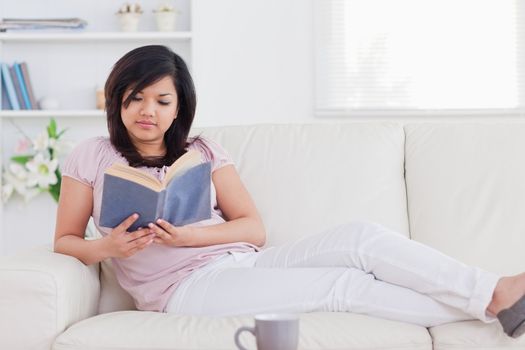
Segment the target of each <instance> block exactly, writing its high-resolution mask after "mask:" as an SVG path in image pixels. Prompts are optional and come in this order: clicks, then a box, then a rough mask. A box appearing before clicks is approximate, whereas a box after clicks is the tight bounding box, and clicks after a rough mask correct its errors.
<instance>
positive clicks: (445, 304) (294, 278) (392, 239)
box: [55, 45, 525, 337]
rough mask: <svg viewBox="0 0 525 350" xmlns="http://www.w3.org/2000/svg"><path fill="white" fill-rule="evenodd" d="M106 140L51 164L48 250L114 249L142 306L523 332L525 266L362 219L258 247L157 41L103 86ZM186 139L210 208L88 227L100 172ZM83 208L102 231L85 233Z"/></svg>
mask: <svg viewBox="0 0 525 350" xmlns="http://www.w3.org/2000/svg"><path fill="white" fill-rule="evenodd" d="M105 94H106V111H107V118H108V119H107V120H108V129H109V134H110V137H109V139H107V138H102V137H99V138H93V139H90V140H87V141H85V142H84V143H82V144H81V145H79V146H78V147H77V148H76V149H75V150H74V151H73V153H72V154H71V155H70V156H69V157H68V159H67V161H66V162H65V164H64V167H63V181H62V189H61V196H60V203H59V207H58V215H57V225H56V234H55V251H56V252H59V253H63V254H68V255H72V256H74V257H77V258H78V259H80V260H81V261H82V262H84V263H85V264H93V263H97V262H99V261H102V260H104V259H107V258H112V259H113V263H114V267H115V272H116V275H117V278H118V281H119V283H120V284H121V286H122V287H123V288H124V289H126V290H127V291H128V292H129V293H130V294H131V295H132V296H133V298H134V300H135V303H136V305H137V308H138V309H140V310H156V311H164V312H176V313H181V314H192V315H198V314H207V315H223V316H224V315H239V314H253V313H261V312H309V311H321V310H322V311H347V312H356V313H363V314H368V315H372V316H377V317H384V318H388V319H393V320H399V321H405V322H410V323H414V324H419V325H423V326H426V327H429V326H435V325H438V324H442V323H447V322H453V321H459V320H467V319H473V318H477V319H480V320H482V321H484V322H490V321H492V320H494V319H495V316H496V315H498V318H499V319H500V322H501V323H502V325H503V328H504V330H505V332H506V333H507V334H508V335H510V336H512V337H517V336H519V335H521V334H522V333H523V332H525V325H524V320H525V297H524V294H525V274H520V275H516V276H511V277H501V278H500V277H499V276H496V275H494V274H492V273H489V272H486V271H482V270H480V269H478V268H475V267H470V266H466V265H464V264H462V263H460V262H458V261H456V260H454V259H451V258H450V257H447V256H445V255H443V254H441V253H439V252H437V251H436V250H434V249H432V248H429V247H427V246H424V245H422V244H420V243H417V242H415V241H411V240H409V239H406V238H404V237H402V236H401V235H397V234H395V233H393V232H391V231H389V230H388V229H386V228H384V227H382V226H380V225H377V224H372V223H366V222H353V223H350V224H345V225H342V226H339V227H336V228H333V229H330V230H327V231H326V232H323V233H321V234H318V235H314V236H310V237H306V238H304V239H302V240H300V241H299V242H295V243H293V244H289V245H285V246H282V247H277V248H268V249H263V250H261V249H260V247H261V246H263V244H264V243H265V230H264V226H263V223H262V221H261V218H260V216H259V214H258V212H257V209H256V207H255V205H254V203H253V201H252V199H251V197H250V195H249V193H248V192H247V191H246V189H245V187H244V186H243V184H242V182H241V180H240V178H239V176H238V174H237V172H236V170H235V167H234V166H233V164H232V161H231V159H230V158H229V156H228V154H227V153H226V152H225V151H224V150H223V149H222V148H221V147H220V146H219V145H217V144H216V143H213V142H211V141H209V140H206V139H204V138H193V139H188V133H189V130H190V128H191V125H192V122H193V117H194V113H195V106H196V97H195V91H194V87H193V82H192V79H191V77H190V74H189V72H188V69H187V67H186V65H185V63H184V62H183V60H182V59H181V58H180V57H179V56H177V55H176V54H175V53H173V52H172V51H171V50H169V49H168V48H166V47H163V46H156V45H152V46H145V47H140V48H137V49H135V50H132V51H130V52H129V53H127V54H126V55H125V56H123V57H122V58H121V59H120V60H119V61H118V62H117V63H116V64H115V66H114V67H113V70H112V72H111V74H110V75H109V77H108V80H107V82H106V85H105ZM188 150H196V151H198V152H200V153H201V156H202V161H203V162H205V161H209V162H211V165H212V184H211V188H212V208H211V210H212V217H211V218H210V219H209V220H204V221H201V222H198V223H196V224H192V225H186V226H181V227H174V226H172V225H170V224H169V223H167V222H165V221H163V220H160V219H159V220H158V221H157V222H154V223H149V225H148V227H144V228H139V229H138V230H136V231H134V232H128V231H127V230H128V228H129V227H131V225H132V224H133V222H134V221H135V220H137V215H136V214H133V213H130V216H129V217H128V218H127V219H126V220H124V221H123V222H122V223H121V224H120V225H118V226H117V227H114V228H106V227H100V226H99V225H98V223H99V218H100V209H101V198H102V187H103V175H104V170H105V169H106V168H107V167H109V166H110V165H111V164H113V163H115V162H121V163H124V164H129V165H130V166H133V167H136V168H139V169H142V170H143V171H144V172H147V173H149V174H152V175H155V176H156V177H157V178H159V179H162V178H163V176H164V175H165V171H166V168H167V167H168V166H169V165H171V164H172V163H173V162H174V161H175V160H176V159H178V158H179V157H180V156H181V155H183V154H184V153H185V152H186V151H188ZM90 216H93V218H94V222H95V224H96V225H97V229H98V230H99V231H100V233H101V234H102V236H103V238H101V239H98V240H94V241H86V240H84V237H83V236H84V232H85V228H86V225H87V222H88V220H89V218H90Z"/></svg>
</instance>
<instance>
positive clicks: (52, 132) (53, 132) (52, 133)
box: [47, 118, 57, 139]
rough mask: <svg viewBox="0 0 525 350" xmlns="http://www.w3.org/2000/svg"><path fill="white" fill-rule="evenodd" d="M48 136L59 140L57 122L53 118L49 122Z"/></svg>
mask: <svg viewBox="0 0 525 350" xmlns="http://www.w3.org/2000/svg"><path fill="white" fill-rule="evenodd" d="M47 136H49V137H50V138H53V139H56V138H57V122H56V120H55V118H51V120H50V121H49V125H48V126H47Z"/></svg>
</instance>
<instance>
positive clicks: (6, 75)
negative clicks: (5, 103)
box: [1, 63, 20, 110]
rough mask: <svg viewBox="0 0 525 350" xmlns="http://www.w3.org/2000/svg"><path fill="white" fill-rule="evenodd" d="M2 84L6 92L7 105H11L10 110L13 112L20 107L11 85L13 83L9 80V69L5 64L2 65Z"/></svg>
mask: <svg viewBox="0 0 525 350" xmlns="http://www.w3.org/2000/svg"><path fill="white" fill-rule="evenodd" d="M1 65H2V67H1V68H2V82H3V83H4V86H5V89H6V92H7V98H8V99H9V104H10V105H11V108H12V109H13V110H19V109H20V105H19V104H18V100H17V98H16V92H15V87H14V85H13V81H12V80H11V75H10V74H9V67H8V66H7V64H5V63H2V64H1Z"/></svg>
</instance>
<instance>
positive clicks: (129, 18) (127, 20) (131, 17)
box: [117, 13, 140, 32]
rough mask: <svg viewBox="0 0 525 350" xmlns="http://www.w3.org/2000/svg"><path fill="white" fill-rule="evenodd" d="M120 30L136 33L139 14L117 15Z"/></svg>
mask: <svg viewBox="0 0 525 350" xmlns="http://www.w3.org/2000/svg"><path fill="white" fill-rule="evenodd" d="M117 16H118V17H119V24H120V30H121V31H123V32H136V31H137V30H138V29H139V20H140V13H118V14H117Z"/></svg>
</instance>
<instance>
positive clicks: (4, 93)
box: [0, 69, 12, 110]
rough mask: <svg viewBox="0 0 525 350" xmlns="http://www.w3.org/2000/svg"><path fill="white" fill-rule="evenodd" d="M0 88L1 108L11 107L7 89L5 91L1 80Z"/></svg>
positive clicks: (0, 73) (7, 108)
mask: <svg viewBox="0 0 525 350" xmlns="http://www.w3.org/2000/svg"><path fill="white" fill-rule="evenodd" d="M1 75H2V69H0V76H1ZM0 80H3V79H0ZM0 89H2V96H1V97H0V98H1V99H2V109H3V110H9V109H12V108H11V105H10V104H9V97H8V96H7V91H6V88H5V84H4V82H3V81H2V82H1V87H0Z"/></svg>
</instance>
